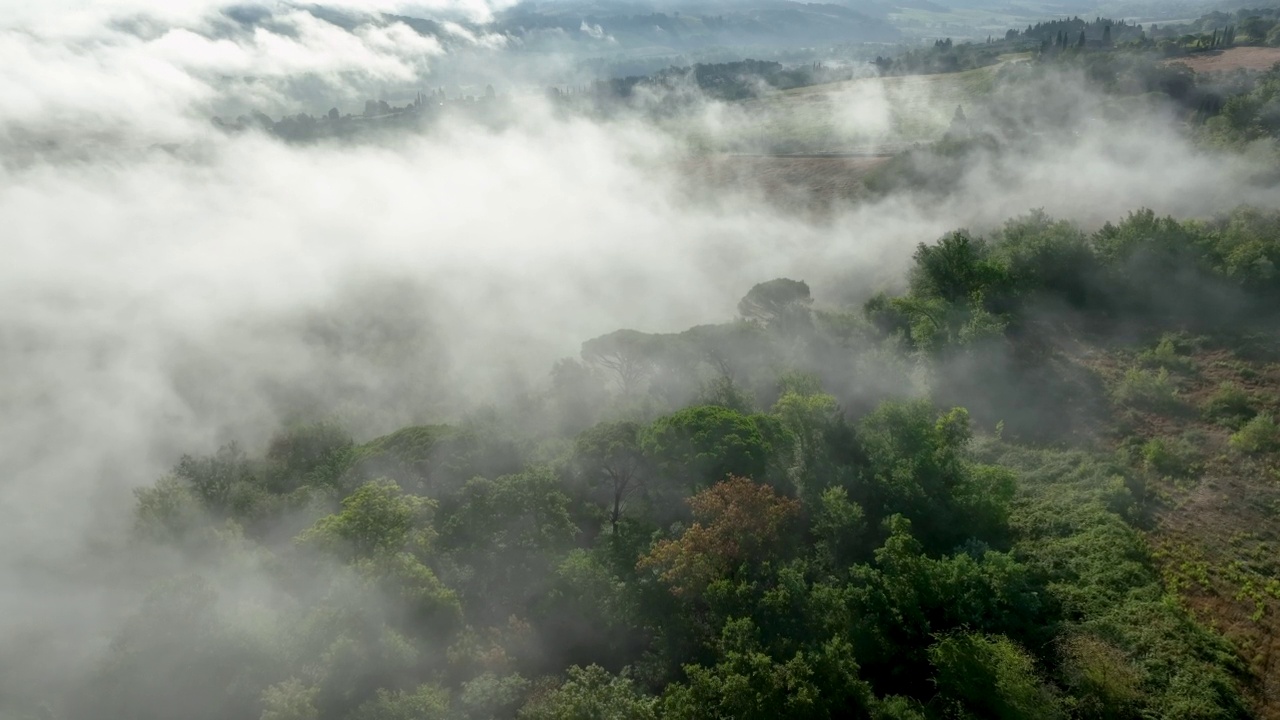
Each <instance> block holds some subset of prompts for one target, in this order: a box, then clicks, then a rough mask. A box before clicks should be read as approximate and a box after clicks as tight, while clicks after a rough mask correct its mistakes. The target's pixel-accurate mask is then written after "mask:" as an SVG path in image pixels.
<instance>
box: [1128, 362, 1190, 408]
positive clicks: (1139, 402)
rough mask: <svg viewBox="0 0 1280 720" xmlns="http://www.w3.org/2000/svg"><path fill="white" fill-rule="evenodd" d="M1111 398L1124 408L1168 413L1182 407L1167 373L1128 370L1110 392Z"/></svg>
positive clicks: (1140, 369) (1166, 371)
mask: <svg viewBox="0 0 1280 720" xmlns="http://www.w3.org/2000/svg"><path fill="white" fill-rule="evenodd" d="M1112 397H1113V398H1114V399H1115V401H1116V402H1117V403H1119V404H1120V405H1123V406H1125V407H1130V408H1141V409H1145V410H1154V411H1163V412H1169V411H1172V410H1176V409H1178V408H1179V407H1181V406H1182V401H1181V400H1180V399H1179V398H1178V389H1177V387H1176V386H1175V385H1174V382H1173V380H1171V379H1170V378H1169V371H1168V370H1166V369H1164V368H1161V369H1160V370H1159V371H1151V370H1143V369H1142V368H1130V369H1129V370H1128V371H1127V372H1126V373H1125V374H1124V377H1123V378H1121V380H1120V382H1119V383H1118V384H1117V385H1116V387H1115V388H1114V389H1113V390H1112Z"/></svg>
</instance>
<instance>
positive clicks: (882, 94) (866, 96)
mask: <svg viewBox="0 0 1280 720" xmlns="http://www.w3.org/2000/svg"><path fill="white" fill-rule="evenodd" d="M995 72H996V70H995V66H993V67H988V68H980V69H977V70H970V71H966V72H961V73H950V74H943V75H912V76H905V77H888V78H878V77H868V78H861V79H857V80H850V81H847V82H838V83H830V84H826V85H813V86H809V87H804V88H796V89H794V90H788V91H785V92H781V93H778V94H776V95H771V96H769V97H765V98H761V99H757V100H751V101H747V102H744V103H741V104H739V105H737V106H735V108H734V111H733V112H731V113H730V115H729V119H728V120H727V122H726V127H725V132H723V133H722V134H721V135H720V137H719V138H718V139H717V142H716V145H717V147H715V148H714V149H715V150H718V151H721V152H737V153H762V154H780V155H787V154H815V153H846V154H847V153H860V154H892V153H896V152H899V151H901V150H903V149H905V148H907V147H909V146H911V145H912V144H914V143H928V142H932V141H934V140H937V139H938V138H939V137H941V136H942V134H943V133H944V132H946V130H947V127H948V125H949V124H950V122H951V118H952V116H953V115H954V113H955V110H956V107H957V106H966V105H969V104H971V103H972V102H973V101H974V100H976V99H977V98H979V97H981V96H982V95H985V94H987V93H989V92H990V91H991V89H992V87H993V85H994V81H995Z"/></svg>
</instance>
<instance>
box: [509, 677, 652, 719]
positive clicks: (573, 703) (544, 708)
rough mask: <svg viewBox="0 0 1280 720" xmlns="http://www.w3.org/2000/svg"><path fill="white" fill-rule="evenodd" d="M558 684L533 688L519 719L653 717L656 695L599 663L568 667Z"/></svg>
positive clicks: (518, 716)
mask: <svg viewBox="0 0 1280 720" xmlns="http://www.w3.org/2000/svg"><path fill="white" fill-rule="evenodd" d="M567 675H568V677H567V678H566V679H565V681H564V682H563V683H561V684H559V685H556V686H552V687H549V688H547V689H544V690H541V691H535V692H534V694H533V697H531V698H530V699H529V701H528V702H527V703H526V704H525V706H524V707H523V708H521V709H520V712H519V714H518V715H517V716H516V717H517V718H519V720H656V718H657V711H656V706H657V699H656V698H652V697H647V696H645V695H643V694H642V693H641V692H640V691H639V689H637V688H636V686H635V683H634V682H633V681H632V680H631V678H630V677H629V676H627V675H626V674H625V673H624V674H622V675H612V674H610V673H609V672H608V671H607V670H605V669H604V668H602V667H600V666H599V665H590V666H588V667H585V668H583V667H579V666H577V665H575V666H573V667H571V668H569V671H568V673H567Z"/></svg>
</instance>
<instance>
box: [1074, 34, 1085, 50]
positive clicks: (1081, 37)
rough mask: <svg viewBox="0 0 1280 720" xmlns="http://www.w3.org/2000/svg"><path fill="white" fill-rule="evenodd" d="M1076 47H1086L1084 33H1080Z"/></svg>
mask: <svg viewBox="0 0 1280 720" xmlns="http://www.w3.org/2000/svg"><path fill="white" fill-rule="evenodd" d="M1076 47H1084V31H1083V30H1081V31H1080V39H1079V40H1077V41H1076Z"/></svg>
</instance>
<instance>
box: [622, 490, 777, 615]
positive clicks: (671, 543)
mask: <svg viewBox="0 0 1280 720" xmlns="http://www.w3.org/2000/svg"><path fill="white" fill-rule="evenodd" d="M689 505H690V506H691V508H692V509H693V516H694V523H693V525H691V526H690V527H689V528H688V529H687V530H685V531H684V533H683V534H682V535H681V536H680V537H678V538H674V539H668V540H661V541H659V542H658V543H657V544H655V545H654V547H653V549H652V550H651V551H650V552H649V554H648V555H645V556H644V557H642V558H640V563H639V568H640V569H641V570H652V571H656V572H657V573H658V577H659V579H660V580H662V582H664V583H666V584H667V585H668V586H670V588H671V592H672V593H674V594H675V595H676V596H678V597H688V596H691V595H697V594H698V593H700V592H702V591H703V590H704V589H706V587H707V586H708V585H710V584H711V583H712V582H714V581H715V580H717V579H719V578H724V577H728V576H730V575H731V574H733V573H735V572H737V571H738V569H739V568H742V567H743V566H744V565H755V564H759V563H761V562H764V561H767V560H769V559H771V558H773V557H775V556H777V555H778V554H779V552H778V551H779V549H780V548H781V547H782V546H783V545H784V543H783V542H782V540H783V538H784V536H785V535H786V533H787V531H788V530H789V528H790V526H791V524H792V521H793V520H794V519H795V518H796V517H797V516H798V515H799V514H800V502H799V501H798V500H794V499H791V498H787V497H782V496H780V495H778V494H777V493H775V492H774V490H773V488H771V487H769V486H768V485H760V484H757V483H754V482H752V481H751V480H749V479H747V478H744V477H730V478H728V479H726V480H723V481H721V482H718V483H716V484H715V485H713V486H711V487H709V488H707V489H706V490H703V491H702V492H700V493H698V494H697V495H694V496H693V497H691V498H689Z"/></svg>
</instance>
